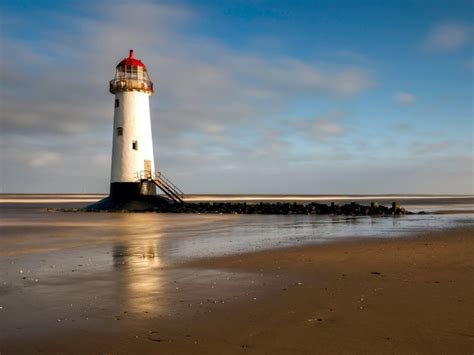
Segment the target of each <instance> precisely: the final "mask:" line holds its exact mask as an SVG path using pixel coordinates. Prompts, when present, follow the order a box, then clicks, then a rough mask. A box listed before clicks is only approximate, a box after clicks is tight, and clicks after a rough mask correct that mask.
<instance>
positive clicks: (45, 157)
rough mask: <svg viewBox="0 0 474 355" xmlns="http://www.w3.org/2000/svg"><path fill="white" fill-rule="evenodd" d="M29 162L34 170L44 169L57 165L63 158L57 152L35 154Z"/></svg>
mask: <svg viewBox="0 0 474 355" xmlns="http://www.w3.org/2000/svg"><path fill="white" fill-rule="evenodd" d="M31 154H32V157H31V158H30V159H29V161H28V165H29V166H31V167H33V168H43V167H46V166H50V165H53V164H56V163H58V162H59V161H60V159H61V156H60V155H59V153H56V152H34V153H31Z"/></svg>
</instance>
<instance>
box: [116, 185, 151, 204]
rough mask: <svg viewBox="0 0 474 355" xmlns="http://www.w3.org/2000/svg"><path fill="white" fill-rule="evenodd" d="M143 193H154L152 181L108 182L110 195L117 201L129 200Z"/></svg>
mask: <svg viewBox="0 0 474 355" xmlns="http://www.w3.org/2000/svg"><path fill="white" fill-rule="evenodd" d="M143 195H146V196H148V195H151V196H153V195H156V187H155V185H154V184H153V183H152V182H148V181H145V182H113V183H111V184H110V197H112V198H113V199H115V200H117V201H119V200H120V201H121V200H131V199H135V198H137V197H140V196H143Z"/></svg>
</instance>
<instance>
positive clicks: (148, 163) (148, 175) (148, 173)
mask: <svg viewBox="0 0 474 355" xmlns="http://www.w3.org/2000/svg"><path fill="white" fill-rule="evenodd" d="M145 177H146V178H147V179H150V178H151V160H145Z"/></svg>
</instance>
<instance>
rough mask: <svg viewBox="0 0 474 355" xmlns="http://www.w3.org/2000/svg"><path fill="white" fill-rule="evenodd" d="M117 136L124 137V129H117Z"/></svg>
mask: <svg viewBox="0 0 474 355" xmlns="http://www.w3.org/2000/svg"><path fill="white" fill-rule="evenodd" d="M117 136H123V127H117Z"/></svg>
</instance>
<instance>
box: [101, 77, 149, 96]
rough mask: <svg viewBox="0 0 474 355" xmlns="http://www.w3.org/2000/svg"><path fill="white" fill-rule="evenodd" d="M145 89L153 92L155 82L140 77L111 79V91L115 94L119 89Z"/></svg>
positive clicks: (144, 90)
mask: <svg viewBox="0 0 474 355" xmlns="http://www.w3.org/2000/svg"><path fill="white" fill-rule="evenodd" d="M133 90H137V91H143V92H147V93H149V94H151V93H153V83H152V82H151V81H150V80H138V79H112V80H110V85H109V91H110V92H111V93H112V94H115V93H116V92H118V91H133Z"/></svg>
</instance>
